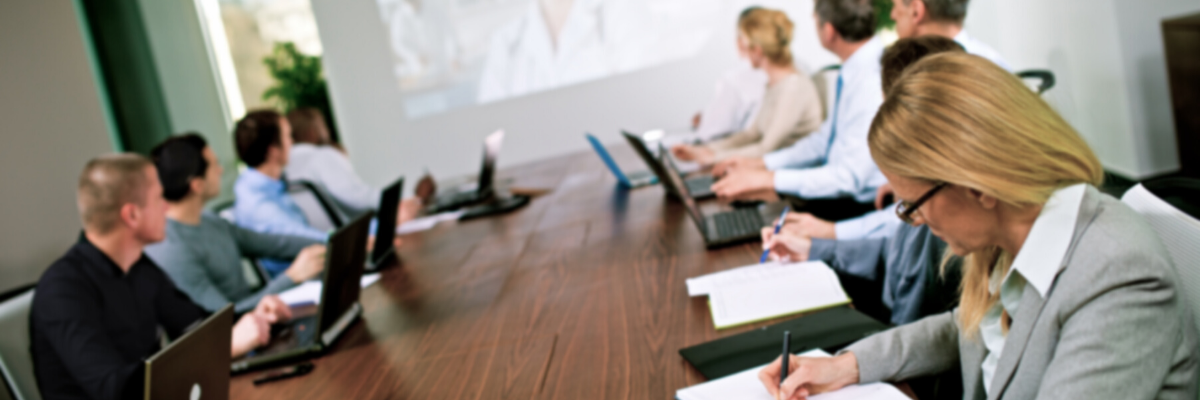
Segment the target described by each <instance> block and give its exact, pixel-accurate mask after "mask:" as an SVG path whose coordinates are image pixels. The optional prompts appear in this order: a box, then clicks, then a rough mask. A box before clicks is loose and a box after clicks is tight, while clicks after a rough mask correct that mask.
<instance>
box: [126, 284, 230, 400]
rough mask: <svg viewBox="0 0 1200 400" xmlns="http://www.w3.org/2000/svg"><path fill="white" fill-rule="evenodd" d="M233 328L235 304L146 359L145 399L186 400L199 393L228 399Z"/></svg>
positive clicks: (208, 397) (208, 396) (213, 315)
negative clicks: (230, 333) (231, 333)
mask: <svg viewBox="0 0 1200 400" xmlns="http://www.w3.org/2000/svg"><path fill="white" fill-rule="evenodd" d="M232 329H233V305H226V306H225V307H224V308H222V309H220V310H219V311H217V312H216V313H213V314H212V315H210V316H209V317H208V318H207V319H205V320H204V322H203V323H201V324H199V326H197V327H196V328H194V329H192V330H191V331H189V332H187V333H186V334H184V335H183V336H181V337H179V338H178V339H176V340H175V341H174V342H172V343H171V345H170V346H167V347H166V348H164V349H162V350H160V351H159V352H158V353H156V354H155V355H153V356H151V357H150V358H149V359H147V360H146V379H147V381H146V384H147V385H146V392H145V398H146V399H186V398H188V397H189V396H191V395H193V394H196V393H203V395H204V397H203V398H205V399H210V398H211V399H226V398H229V397H228V396H229V362H230V361H231V360H230V357H229V344H230V340H231V338H230V335H229V331H230V330H232ZM193 398H194V397H193Z"/></svg>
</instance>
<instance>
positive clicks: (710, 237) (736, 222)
mask: <svg viewBox="0 0 1200 400" xmlns="http://www.w3.org/2000/svg"><path fill="white" fill-rule="evenodd" d="M660 158H661V159H662V167H663V170H664V171H666V174H667V179H666V180H665V181H664V184H666V185H669V186H674V187H675V190H676V191H678V192H679V194H680V196H679V199H680V200H682V201H683V206H684V207H686V208H687V212H688V216H690V217H691V218H692V222H695V223H696V228H697V229H700V234H701V235H702V236H704V244H705V245H706V246H707V247H708V248H713V247H718V246H724V245H730V244H737V243H743V242H750V241H754V240H757V239H759V237H760V236H761V230H762V228H763V227H764V226H767V225H769V224H770V223H771V222H772V221H773V218H775V217H776V216H777V215H778V214H779V213H780V212H781V211H783V207H784V206H785V204H784V203H782V202H777V203H769V204H762V205H759V206H757V207H747V208H735V209H733V210H729V211H723V212H719V213H715V214H712V215H704V214H703V213H701V212H700V207H699V206H697V205H696V200H695V199H694V198H693V197H692V195H691V192H690V191H689V190H688V187H687V185H685V184H684V180H683V176H681V175H680V174H679V170H678V169H677V168H675V162H674V161H672V160H671V156H670V155H669V154H666V153H665V152H664V153H663V154H662V155H661V157H660Z"/></svg>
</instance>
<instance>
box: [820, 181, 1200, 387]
mask: <svg viewBox="0 0 1200 400" xmlns="http://www.w3.org/2000/svg"><path fill="white" fill-rule="evenodd" d="M1177 282H1178V278H1177V277H1176V272H1175V268H1174V265H1173V264H1172V262H1171V259H1170V256H1169V255H1167V251H1166V249H1165V248H1163V245H1162V244H1161V243H1160V241H1159V239H1158V236H1156V235H1155V233H1154V231H1153V230H1152V229H1151V228H1150V226H1149V225H1147V224H1146V223H1145V222H1144V221H1143V220H1142V217H1141V216H1140V215H1138V214H1137V213H1135V212H1134V211H1133V210H1131V209H1129V207H1126V206H1125V205H1124V204H1122V203H1121V202H1120V201H1117V199H1114V198H1112V197H1110V196H1108V195H1105V194H1101V193H1100V192H1098V191H1097V190H1096V189H1095V188H1092V187H1089V188H1088V190H1087V193H1086V194H1085V195H1084V197H1083V203H1082V204H1081V205H1080V210H1079V220H1078V222H1077V223H1076V226H1075V233H1074V236H1073V238H1072V241H1071V247H1070V249H1069V250H1067V254H1066V257H1065V258H1064V266H1063V268H1062V269H1061V270H1060V271H1059V273H1058V278H1057V279H1056V280H1055V281H1054V284H1053V285H1052V286H1051V287H1050V289H1049V290H1048V291H1047V295H1046V298H1042V296H1041V295H1039V294H1038V292H1037V290H1035V289H1033V288H1032V287H1031V286H1027V287H1026V289H1025V294H1024V296H1022V298H1021V305H1020V310H1021V311H1020V312H1019V313H1018V315H1017V318H1016V319H1014V320H1013V323H1012V327H1011V329H1010V330H1009V332H1008V338H1007V340H1006V341H1005V345H1004V352H1003V354H1001V356H1000V362H999V365H998V366H997V368H996V373H995V376H994V377H993V379H994V380H993V381H992V385H991V386H992V389H993V390H992V393H991V395H990V396H987V395H985V394H984V389H983V378H982V373H981V371H980V365H981V364H982V363H983V358H984V356H985V355H986V348H985V347H984V346H983V341H982V339H979V338H978V337H979V335H978V331H976V335H975V336H976V339H968V338H967V337H966V336H964V335H963V333H962V332H960V331H959V329H958V324H957V315H956V313H955V312H954V311H951V312H947V313H943V314H939V315H934V316H930V317H928V318H924V319H921V320H919V321H917V322H914V323H912V324H908V325H904V326H900V327H897V328H893V329H890V330H887V331H884V332H880V333H878V334H875V335H872V336H870V337H868V338H866V339H863V340H861V341H859V342H858V343H855V344H853V345H851V346H850V347H848V348H847V349H846V350H843V351H850V352H853V353H854V355H855V357H856V358H857V359H858V369H859V379H860V381H862V382H875V381H899V380H904V379H908V378H911V377H916V376H922V375H930V374H934V373H938V372H942V371H945V370H948V369H950V368H954V366H955V364H956V363H957V364H959V365H960V367H961V368H962V376H963V389H964V390H963V393H964V396H963V397H964V398H966V399H984V398H987V399H1035V398H1036V399H1152V398H1153V399H1188V400H1195V399H1196V394H1197V371H1198V370H1197V348H1196V346H1197V332H1196V326H1195V324H1194V322H1193V320H1192V319H1193V318H1192V314H1191V311H1190V309H1189V307H1188V305H1187V302H1186V300H1185V299H1184V297H1183V296H1181V295H1180V290H1182V289H1177ZM1026 310H1029V311H1026Z"/></svg>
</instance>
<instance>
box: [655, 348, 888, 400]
mask: <svg viewBox="0 0 1200 400" xmlns="http://www.w3.org/2000/svg"><path fill="white" fill-rule="evenodd" d="M800 356H801V357H829V353H826V352H824V351H822V350H821V349H816V350H812V351H809V352H805V353H802V354H800ZM765 366H766V365H760V366H758V367H754V368H750V369H748V370H745V371H742V372H738V373H736V374H733V375H729V376H726V377H724V378H721V379H716V380H712V381H708V382H704V383H701V384H699V385H694V386H691V387H687V388H684V389H680V390H678V391H676V392H675V398H676V399H678V400H725V399H744V400H775V399H774V398H772V397H771V394H770V393H769V392H767V389H766V388H765V387H763V383H762V381H760V380H759V379H758V371H759V370H762V368H763V367H765ZM809 399H812V400H850V399H855V400H908V396H905V395H904V393H901V392H900V390H898V389H896V387H894V386H892V385H889V384H886V383H870V384H866V385H851V386H847V387H844V388H841V389H839V390H837V391H833V392H829V393H822V394H819V395H816V396H810V397H809Z"/></svg>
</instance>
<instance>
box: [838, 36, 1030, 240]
mask: <svg viewBox="0 0 1200 400" xmlns="http://www.w3.org/2000/svg"><path fill="white" fill-rule="evenodd" d="M954 41H955V42H958V44H960V45H962V47H963V49H965V50H966V51H967V53H969V54H974V55H977V56H980V57H983V58H986V59H988V60H991V62H994V63H996V65H999V66H1000V67H1001V68H1004V69H1006V70H1009V71H1012V68H1010V67H1009V65H1008V62H1007V61H1005V60H1004V58H1003V57H1001V56H1000V53H998V52H996V50H993V49H992V48H991V47H990V46H988V45H987V44H984V43H983V42H980V41H978V40H975V39H973V38H971V36H969V35H967V31H966V30H962V31H959V33H958V35H957V36H955V37H954ZM901 223H902V222H901V221H900V217H897V216H896V210H895V209H894V208H892V207H886V208H884V209H882V210H878V211H874V212H871V213H868V214H867V215H864V216H862V217H859V218H853V219H848V220H845V221H842V222H838V223H837V224H836V225H834V230H835V231H836V232H837V238H838V239H846V240H851V239H878V238H884V237H890V236H892V234H893V233H895V232H896V228H898V227H899V226H900V224H901Z"/></svg>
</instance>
